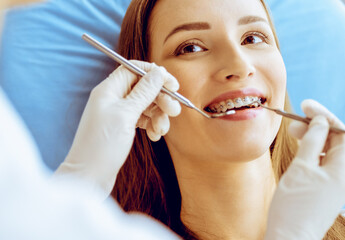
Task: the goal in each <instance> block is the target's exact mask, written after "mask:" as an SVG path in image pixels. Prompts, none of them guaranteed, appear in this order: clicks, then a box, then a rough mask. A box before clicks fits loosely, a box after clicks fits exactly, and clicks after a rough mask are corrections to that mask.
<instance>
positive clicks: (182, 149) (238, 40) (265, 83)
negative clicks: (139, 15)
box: [149, 0, 286, 161]
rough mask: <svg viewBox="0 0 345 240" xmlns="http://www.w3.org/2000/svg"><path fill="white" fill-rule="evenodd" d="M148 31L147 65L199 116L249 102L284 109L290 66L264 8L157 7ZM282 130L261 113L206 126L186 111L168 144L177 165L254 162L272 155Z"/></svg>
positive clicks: (229, 3) (217, 0) (252, 4)
mask: <svg viewBox="0 0 345 240" xmlns="http://www.w3.org/2000/svg"><path fill="white" fill-rule="evenodd" d="M149 31H150V61H152V62H155V63H157V64H158V65H161V66H164V67H165V68H166V69H167V70H168V71H169V72H170V73H171V74H172V75H174V76H175V77H176V78H177V80H178V81H179V83H180V90H179V93H181V94H182V95H184V96H185V97H187V98H188V99H190V100H191V101H192V102H193V103H194V105H195V106H197V107H198V108H200V109H206V108H208V109H212V110H213V111H222V110H223V109H227V108H231V107H233V105H235V106H237V107H241V100H242V102H244V103H246V101H247V100H248V99H250V98H252V97H261V98H262V99H264V101H265V104H266V105H268V106H270V107H277V108H283V106H284V99H285V89H286V71H285V66H284V63H283V60H282V57H281V54H280V52H279V50H278V48H277V45H276V42H275V39H274V35H273V32H272V29H271V28H270V25H269V22H268V17H267V15H266V12H265V9H264V7H263V5H262V3H261V2H260V1H259V0H246V1H245V2H244V1H243V0H213V1H209V0H198V1H194V0H173V1H172V0H160V1H158V3H157V4H156V6H155V8H154V11H153V13H152V15H151V18H150V28H149ZM246 97H247V98H246ZM248 97H249V98H248ZM224 107H225V108H224ZM280 122H281V118H280V117H279V116H277V115H275V114H274V113H272V112H269V111H267V110H264V109H262V108H252V109H248V108H245V109H242V110H238V111H237V112H236V114H235V115H232V116H229V117H224V118H219V119H207V118H205V117H203V116H202V115H200V114H199V113H197V112H196V111H193V110H191V109H188V108H185V107H183V110H182V113H181V114H180V115H179V116H178V117H176V118H172V119H171V128H170V131H169V133H168V134H167V135H166V136H165V140H166V142H167V145H168V148H169V150H170V153H171V154H172V157H173V159H174V156H176V157H178V156H184V157H187V158H190V159H198V160H208V159H220V160H227V161H228V159H233V160H236V161H249V160H252V159H255V158H258V157H260V156H262V155H263V154H265V153H267V152H268V151H269V146H270V145H271V143H272V141H273V140H274V138H275V136H276V134H277V131H278V129H279V126H280Z"/></svg>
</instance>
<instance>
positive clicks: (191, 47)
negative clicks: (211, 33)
mask: <svg viewBox="0 0 345 240" xmlns="http://www.w3.org/2000/svg"><path fill="white" fill-rule="evenodd" d="M203 51H206V49H205V48H203V47H200V46H199V45H197V44H194V43H186V44H183V45H182V46H180V47H178V48H177V49H176V51H175V55H176V56H179V55H183V54H189V53H195V52H203Z"/></svg>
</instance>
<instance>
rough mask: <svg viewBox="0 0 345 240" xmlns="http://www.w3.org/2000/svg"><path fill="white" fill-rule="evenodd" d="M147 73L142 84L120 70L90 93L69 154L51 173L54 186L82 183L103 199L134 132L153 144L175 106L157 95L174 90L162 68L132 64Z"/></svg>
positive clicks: (175, 84) (176, 109) (165, 129)
mask: <svg viewBox="0 0 345 240" xmlns="http://www.w3.org/2000/svg"><path fill="white" fill-rule="evenodd" d="M132 62H133V63H134V64H136V65H137V66H138V67H140V68H142V69H143V70H145V71H146V72H147V75H146V76H144V77H143V78H140V77H138V76H137V75H135V74H133V73H132V72H130V71H129V70H127V69H126V68H124V67H123V66H120V67H119V68H117V69H116V70H115V71H114V72H113V73H112V74H111V75H110V76H109V77H108V78H107V79H106V80H104V81H103V82H102V83H100V84H99V85H98V86H97V87H96V88H95V89H93V90H92V92H91V95H90V98H89V101H88V103H87V105H86V108H85V110H84V113H83V115H82V118H81V121H80V124H79V127H78V130H77V133H76V136H75V139H74V142H73V145H72V148H71V150H70V152H69V154H68V156H67V158H66V159H65V161H64V162H63V163H62V164H61V165H60V167H59V168H58V170H57V171H56V173H55V176H54V178H55V180H63V179H66V177H73V178H75V179H76V180H77V179H80V180H83V181H88V182H89V184H90V191H91V193H92V191H99V190H100V194H101V195H103V196H101V198H106V197H107V196H108V195H109V194H110V192H111V190H112V188H113V186H114V183H115V179H116V175H117V173H118V171H119V169H120V168H121V166H122V165H123V163H124V162H125V160H126V158H127V156H128V154H129V151H130V149H131V146H132V143H133V139H134V136H135V129H136V127H140V128H143V129H146V132H147V134H148V136H149V138H150V139H151V140H153V141H157V140H159V139H160V137H161V136H163V135H165V134H166V133H167V132H168V130H169V127H170V123H169V116H177V115H178V114H179V113H180V111H181V106H180V104H179V103H178V102H177V101H176V100H173V99H172V98H171V97H170V96H168V95H166V94H163V93H161V92H160V90H161V89H162V87H163V86H165V87H166V88H167V89H169V90H171V91H177V90H178V88H179V84H178V82H177V80H176V79H175V78H174V77H173V76H172V75H170V74H169V73H168V72H167V71H166V70H165V69H164V68H163V67H158V66H157V65H155V64H153V63H152V64H151V63H147V62H141V61H132Z"/></svg>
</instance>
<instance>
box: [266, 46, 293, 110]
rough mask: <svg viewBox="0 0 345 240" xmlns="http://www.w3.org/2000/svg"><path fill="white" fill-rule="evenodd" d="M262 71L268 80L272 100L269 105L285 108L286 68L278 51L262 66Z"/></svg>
mask: <svg viewBox="0 0 345 240" xmlns="http://www.w3.org/2000/svg"><path fill="white" fill-rule="evenodd" d="M260 68H261V69H260V71H261V72H262V73H263V75H264V79H267V81H268V82H267V83H266V84H267V86H268V90H269V95H270V99H269V101H268V104H269V105H270V106H271V107H275V108H280V109H283V108H284V103H285V94H286V78H287V76H286V68H285V64H284V61H283V58H282V56H281V54H280V53H279V51H278V50H277V51H276V52H275V53H274V54H272V55H271V56H270V57H269V58H267V61H265V63H263V64H262V65H260Z"/></svg>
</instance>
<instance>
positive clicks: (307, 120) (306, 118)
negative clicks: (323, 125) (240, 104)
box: [253, 100, 345, 133]
mask: <svg viewBox="0 0 345 240" xmlns="http://www.w3.org/2000/svg"><path fill="white" fill-rule="evenodd" d="M255 102H257V103H258V104H259V105H260V107H263V108H266V109H268V110H270V111H273V112H275V113H277V114H279V115H281V116H284V117H287V118H291V119H294V120H297V121H300V122H304V123H306V124H309V123H310V121H311V119H310V118H308V117H301V116H299V115H297V114H293V113H288V112H285V111H283V110H280V109H276V108H270V107H267V106H265V105H263V104H262V103H261V101H260V100H258V101H255ZM255 102H253V103H255ZM329 130H330V131H332V132H335V133H345V130H344V129H341V128H337V127H330V128H329Z"/></svg>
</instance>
